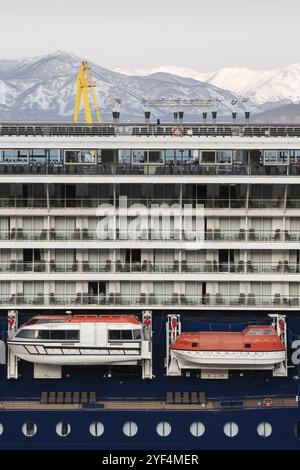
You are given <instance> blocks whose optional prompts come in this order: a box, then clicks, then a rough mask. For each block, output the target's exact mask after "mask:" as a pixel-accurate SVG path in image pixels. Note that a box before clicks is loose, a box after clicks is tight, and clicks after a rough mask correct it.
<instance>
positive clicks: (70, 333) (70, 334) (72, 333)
mask: <svg viewBox="0 0 300 470" xmlns="http://www.w3.org/2000/svg"><path fill="white" fill-rule="evenodd" d="M66 339H74V340H79V331H78V330H66Z"/></svg>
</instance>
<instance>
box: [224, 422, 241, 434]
mask: <svg viewBox="0 0 300 470" xmlns="http://www.w3.org/2000/svg"><path fill="white" fill-rule="evenodd" d="M223 430H224V434H225V435H226V436H227V437H235V436H236V435H237V433H238V432H239V427H238V425H237V424H236V423H234V422H230V423H226V424H224V428H223Z"/></svg>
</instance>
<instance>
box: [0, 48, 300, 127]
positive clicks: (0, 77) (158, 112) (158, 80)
mask: <svg viewBox="0 0 300 470" xmlns="http://www.w3.org/2000/svg"><path fill="white" fill-rule="evenodd" d="M82 60H83V59H82V58H81V57H78V56H76V55H75V54H73V53H69V52H65V51H60V50H59V51H56V52H54V53H50V54H46V55H43V56H37V57H31V58H20V59H12V60H7V59H1V58H0V120H1V121H13V120H19V121H20V120H24V121H28V120H35V121H39V120H41V121H49V120H50V121H51V120H55V121H69V120H70V121H72V116H73V109H74V104H75V83H76V77H77V74H78V70H79V67H80V63H81V61H82ZM89 65H90V67H91V72H92V79H93V82H94V83H95V85H96V88H95V92H96V95H97V98H98V102H99V104H100V108H101V111H102V113H103V116H104V119H105V120H106V121H111V113H112V106H113V101H114V98H115V97H119V98H121V100H122V106H121V118H122V121H134V120H135V121H137V120H143V118H144V107H143V104H142V100H143V98H145V97H147V98H148V99H158V98H162V97H164V98H168V99H174V98H182V99H199V100H215V99H218V100H220V103H219V104H218V114H219V117H220V118H222V119H223V120H227V121H230V120H231V113H232V111H233V110H234V111H237V112H238V117H239V118H242V117H243V115H244V111H245V110H250V111H251V115H252V116H254V115H258V114H259V113H263V112H267V111H268V112H269V114H268V118H269V119H271V117H270V116H271V115H272V113H275V112H276V109H280V108H281V107H282V106H285V105H288V104H291V103H293V101H291V96H292V95H293V93H294V94H295V93H296V91H297V90H296V88H297V87H296V84H295V82H297V80H298V77H297V70H298V69H297V67H296V65H297V64H296V65H295V66H290V68H289V69H288V68H287V70H285V72H284V71H283V70H281V69H280V70H279V69H278V73H277V76H278V74H279V76H281V75H282V74H284V73H286V74H288V77H290V76H292V77H293V79H294V82H293V83H290V88H289V93H287V92H286V91H285V90H286V87H285V88H284V87H282V89H281V92H276V93H275V92H274V91H272V93H273V94H272V93H269V95H270V96H269V95H268V96H267V100H266V101H264V100H262V99H261V102H260V103H258V102H255V101H254V100H253V99H251V100H250V101H249V102H248V103H245V102H243V98H244V97H245V96H246V94H245V90H244V89H243V90H242V92H241V93H236V92H233V91H231V90H228V89H226V86H227V87H228V86H229V85H228V83H231V82H232V83H231V88H235V87H236V85H234V83H235V82H234V80H233V78H232V77H233V75H234V76H235V80H236V81H238V80H240V86H241V85H243V86H244V88H245V87H246V88H247V87H248V88H249V83H250V82H249V77H248V79H247V80H248V81H247V80H246V79H245V77H244V78H243V77H239V75H238V72H237V69H232V68H231V69H221V70H223V72H222V76H221V75H220V71H219V72H218V73H217V75H216V73H213V74H206V73H205V74H202V75H201V76H200V75H198V76H197V77H198V78H197V77H196V75H195V74H194V75H193V76H189V77H183V76H180V75H178V74H175V73H167V71H166V70H167V68H160V70H159V71H156V72H154V73H151V74H148V75H128V74H127V75H126V74H124V73H120V71H116V70H110V69H108V68H105V67H102V66H100V65H98V64H96V63H94V62H92V61H89ZM298 66H299V80H300V64H298ZM162 69H164V71H163V70H162ZM178 70H179V69H178V68H176V67H175V68H174V67H173V68H171V71H172V72H175V71H177V72H178ZM184 70H185V74H190V72H189V70H190V69H184ZM243 70H244V71H245V70H246V71H247V73H248V71H249V69H243ZM274 70H275V69H274ZM251 73H252V72H251ZM255 77H256V78H255ZM255 77H254V78H253V77H252V79H251V80H252V82H251V83H252V85H253V83H260V86H262V84H263V83H267V82H268V80H270V77H268V76H264V77H260V79H259V80H258V78H257V76H255ZM272 77H273V78H272V80H273V81H274V80H275V77H274V76H272ZM199 78H202V79H203V80H202V81H201V80H199ZM226 80H227V82H228V83H227V82H226ZM243 80H244V81H243ZM251 80H250V81H251ZM255 80H256V81H255ZM278 80H279V79H278V77H277V81H278ZM286 80H287V79H286ZM221 82H222V83H223V84H225V85H223V87H220V86H218V84H220V83H221ZM275 82H276V80H275ZM224 86H225V88H224ZM248 88H247V89H248ZM299 90H300V82H299ZM258 91H259V90H258ZM260 93H261V91H260ZM285 95H287V96H285ZM299 100H300V92H299ZM233 101H234V102H236V105H233V104H232V102H233ZM258 101H259V100H258ZM203 110H204V109H203ZM212 110H215V109H208V112H209V113H210V112H211V111H212ZM151 111H152V117H153V119H156V118H160V119H162V120H169V121H170V119H171V118H172V116H171V113H172V111H173V110H172V109H164V108H163V107H160V108H159V107H153V108H152V109H151ZM201 113H202V109H197V108H196V107H194V108H187V109H186V110H185V119H186V121H192V122H193V121H199V120H201ZM293 115H294V114H293ZM81 119H82V120H83V116H82V114H81Z"/></svg>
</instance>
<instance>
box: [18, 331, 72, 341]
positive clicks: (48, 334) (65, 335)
mask: <svg viewBox="0 0 300 470" xmlns="http://www.w3.org/2000/svg"><path fill="white" fill-rule="evenodd" d="M16 336H17V337H18V338H27V339H52V340H65V339H68V340H79V330H54V331H51V330H20V331H19V333H18V334H17V335H16Z"/></svg>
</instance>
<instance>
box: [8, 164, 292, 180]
mask: <svg viewBox="0 0 300 470" xmlns="http://www.w3.org/2000/svg"><path fill="white" fill-rule="evenodd" d="M1 175H3V176H5V177H10V176H16V175H24V176H25V175H32V176H38V175H40V176H62V175H64V176H76V175H77V176H123V177H127V178H128V176H149V177H153V176H168V177H171V176H199V177H212V176H234V177H241V176H266V177H269V176H270V177H274V176H289V177H293V176H299V175H300V165H299V164H297V165H282V166H278V165H274V166H263V165H243V164H229V165H224V164H222V165H208V164H198V163H190V164H189V163H188V164H179V165H178V164H176V162H175V163H173V164H163V163H162V164H148V165H147V164H145V165H139V164H89V165H84V164H78V165H77V164H75V163H74V164H58V165H55V164H46V163H32V164H21V163H18V164H13V163H11V162H7V163H0V176H1Z"/></svg>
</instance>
